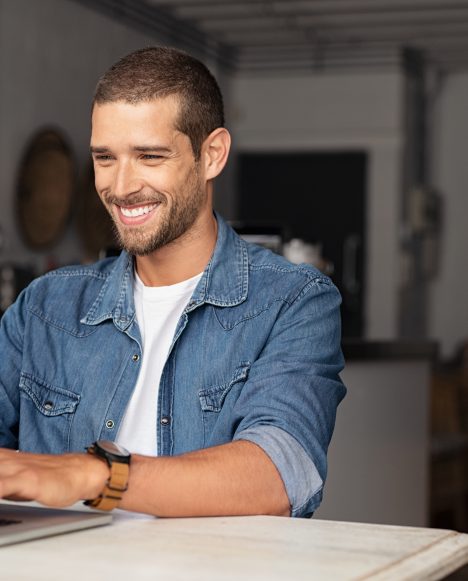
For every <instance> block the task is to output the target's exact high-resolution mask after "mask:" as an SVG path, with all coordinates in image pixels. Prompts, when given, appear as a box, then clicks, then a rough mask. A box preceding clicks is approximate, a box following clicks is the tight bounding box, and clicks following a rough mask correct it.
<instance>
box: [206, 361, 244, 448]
mask: <svg viewBox="0 0 468 581" xmlns="http://www.w3.org/2000/svg"><path fill="white" fill-rule="evenodd" d="M249 370H250V362H248V361H246V362H242V363H241V364H240V365H239V366H238V367H237V368H236V369H235V371H234V373H233V375H232V376H231V377H230V379H229V380H228V381H226V382H224V383H221V384H218V385H214V386H211V387H208V388H205V389H200V390H199V391H198V398H199V400H200V407H201V410H202V418H203V430H204V443H205V445H206V444H207V443H208V442H209V441H210V440H211V437H212V435H213V431H214V430H215V429H216V428H218V431H219V432H220V436H221V433H225V434H226V441H230V440H231V439H232V432H233V426H234V417H233V413H232V408H233V405H234V402H235V401H236V399H237V397H238V395H239V393H240V390H241V389H242V386H243V384H244V383H245V381H246V380H247V377H248V375H249ZM221 413H223V416H224V419H223V422H222V424H223V425H222V426H217V425H216V424H217V422H218V420H219V418H220V415H221ZM231 424H232V425H231ZM228 434H229V435H228ZM215 443H222V438H221V439H220V440H219V441H218V440H216V441H215ZM210 445H214V443H210Z"/></svg>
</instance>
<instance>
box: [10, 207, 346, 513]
mask: <svg viewBox="0 0 468 581" xmlns="http://www.w3.org/2000/svg"><path fill="white" fill-rule="evenodd" d="M217 219H218V240H217V243H216V247H215V250H214V253H213V256H212V258H211V260H210V262H209V264H208V265H207V267H206V269H205V271H204V273H203V275H202V278H201V280H200V282H199V284H198V285H197V287H196V289H195V291H194V293H193V295H192V298H191V300H190V301H189V303H188V304H187V306H186V308H185V310H184V312H183V314H182V316H181V318H180V320H179V322H178V325H177V328H176V332H175V336H174V339H173V342H172V346H171V349H170V352H169V356H168V359H167V361H166V364H165V367H164V370H163V374H162V377H161V382H160V389H159V397H158V402H157V421H158V454H159V455H175V454H183V453H184V452H188V451H191V450H197V449H200V448H206V447H209V446H216V445H219V444H224V443H226V442H231V441H233V440H249V441H251V442H254V443H255V444H257V445H258V446H260V447H261V448H263V450H264V451H265V452H266V453H267V454H268V456H269V457H270V458H271V460H272V461H273V462H274V464H275V465H276V467H277V469H278V471H279V473H280V475H281V477H282V479H283V482H284V484H285V488H286V491H287V493H288V496H289V500H290V504H291V513H292V515H293V516H305V515H308V514H310V513H312V512H313V511H314V510H315V509H316V508H317V506H318V505H319V503H320V500H321V495H322V487H323V482H324V480H325V476H326V452H327V447H328V444H329V441H330V438H331V435H332V431H333V427H334V423H335V414H336V407H337V405H338V403H339V401H340V400H341V399H342V398H343V396H344V393H345V388H344V386H343V384H342V383H341V381H340V379H339V377H338V373H339V372H340V371H341V369H342V367H343V358H342V354H341V350H340V317H339V304H340V297H339V294H338V291H337V290H336V288H335V287H334V286H333V284H332V283H331V281H330V280H329V279H328V278H327V277H325V276H323V275H322V274H321V273H320V272H319V271H317V270H316V269H314V268H312V267H309V266H305V265H301V266H295V265H292V264H290V263H289V262H287V261H286V260H285V259H284V258H282V257H280V256H277V255H275V254H273V253H271V252H270V251H268V250H265V249H263V248H260V247H258V246H255V245H251V244H248V243H246V242H245V241H243V240H242V239H241V238H239V237H238V236H237V235H236V234H235V233H234V231H233V230H232V229H231V228H230V227H229V226H228V225H227V224H226V223H225V222H224V221H223V220H222V219H221V218H220V217H219V216H218V217H217ZM133 272H134V268H133V258H132V257H131V256H129V255H128V254H126V253H125V252H123V253H122V254H121V255H120V257H118V258H113V259H106V260H104V261H101V262H98V263H96V264H94V265H92V266H86V267H84V266H77V267H66V268H63V269H60V270H57V271H54V272H51V273H49V274H47V275H45V276H43V277H41V278H39V279H37V280H35V281H34V282H33V283H32V284H31V285H30V286H29V287H28V288H27V289H26V290H25V291H23V293H22V294H21V295H20V297H19V298H18V300H17V301H16V303H15V304H14V305H13V306H12V307H11V308H10V309H9V310H8V311H7V312H6V313H5V315H4V316H3V318H2V321H1V331H0V349H1V354H2V362H1V369H0V446H1V447H9V448H19V449H20V450H27V451H31V452H42V453H63V452H69V451H82V450H83V449H84V448H85V447H86V446H88V445H89V444H90V443H91V442H93V441H94V440H97V439H111V440H112V439H114V438H115V436H116V434H117V431H118V429H119V425H120V422H121V420H122V417H123V414H124V412H125V408H126V406H127V403H128V401H129V398H130V395H131V393H132V390H133V388H134V386H135V383H136V380H137V376H138V372H139V369H140V366H141V357H142V351H141V338H140V332H139V329H138V325H137V322H136V319H135V306H134V301H133ZM155 405H156V402H155Z"/></svg>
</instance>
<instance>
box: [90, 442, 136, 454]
mask: <svg viewBox="0 0 468 581" xmlns="http://www.w3.org/2000/svg"><path fill="white" fill-rule="evenodd" d="M96 445H97V446H99V448H101V449H102V450H104V451H105V452H107V453H108V454H112V455H113V456H120V457H122V458H128V457H129V456H130V452H129V451H128V450H126V449H125V448H124V447H123V446H119V445H118V444H116V443H115V442H110V441H109V440H99V442H96Z"/></svg>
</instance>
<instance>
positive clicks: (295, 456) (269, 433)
mask: <svg viewBox="0 0 468 581" xmlns="http://www.w3.org/2000/svg"><path fill="white" fill-rule="evenodd" d="M234 440H248V441H249V442H253V443H254V444H257V446H260V447H261V448H262V449H263V451H264V452H265V453H266V454H267V455H268V456H269V458H270V459H271V461H272V462H273V464H274V465H275V466H276V468H277V470H278V472H279V473H280V476H281V478H282V480H283V483H284V487H285V488H286V493H287V495H288V498H289V503H290V505H291V516H310V515H311V513H313V511H314V510H315V509H316V508H318V506H319V504H320V501H321V499H322V487H323V480H322V478H321V477H320V474H319V473H318V471H317V468H316V467H315V464H314V463H313V462H312V460H311V459H310V458H309V456H308V455H307V453H306V452H305V451H304V448H303V447H302V446H301V445H300V444H299V442H298V441H297V440H296V439H295V438H294V437H293V436H291V435H290V434H288V433H287V432H285V431H284V430H282V429H281V428H278V427H277V426H271V425H265V424H262V425H259V426H254V427H251V428H247V429H245V430H243V431H242V432H239V433H238V434H236V435H235V436H234Z"/></svg>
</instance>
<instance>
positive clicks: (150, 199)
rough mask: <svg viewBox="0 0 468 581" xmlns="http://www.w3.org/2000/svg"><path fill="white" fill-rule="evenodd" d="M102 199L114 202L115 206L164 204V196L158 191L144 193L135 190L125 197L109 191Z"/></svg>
mask: <svg viewBox="0 0 468 581" xmlns="http://www.w3.org/2000/svg"><path fill="white" fill-rule="evenodd" d="M104 200H105V202H106V203H107V204H115V205H116V206H135V205H140V204H145V205H149V204H165V203H166V201H167V200H166V196H164V195H163V194H160V193H159V192H151V193H147V194H144V193H142V192H135V193H134V194H129V195H128V196H125V197H120V196H115V195H114V194H112V193H109V194H107V195H105V196H104Z"/></svg>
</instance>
